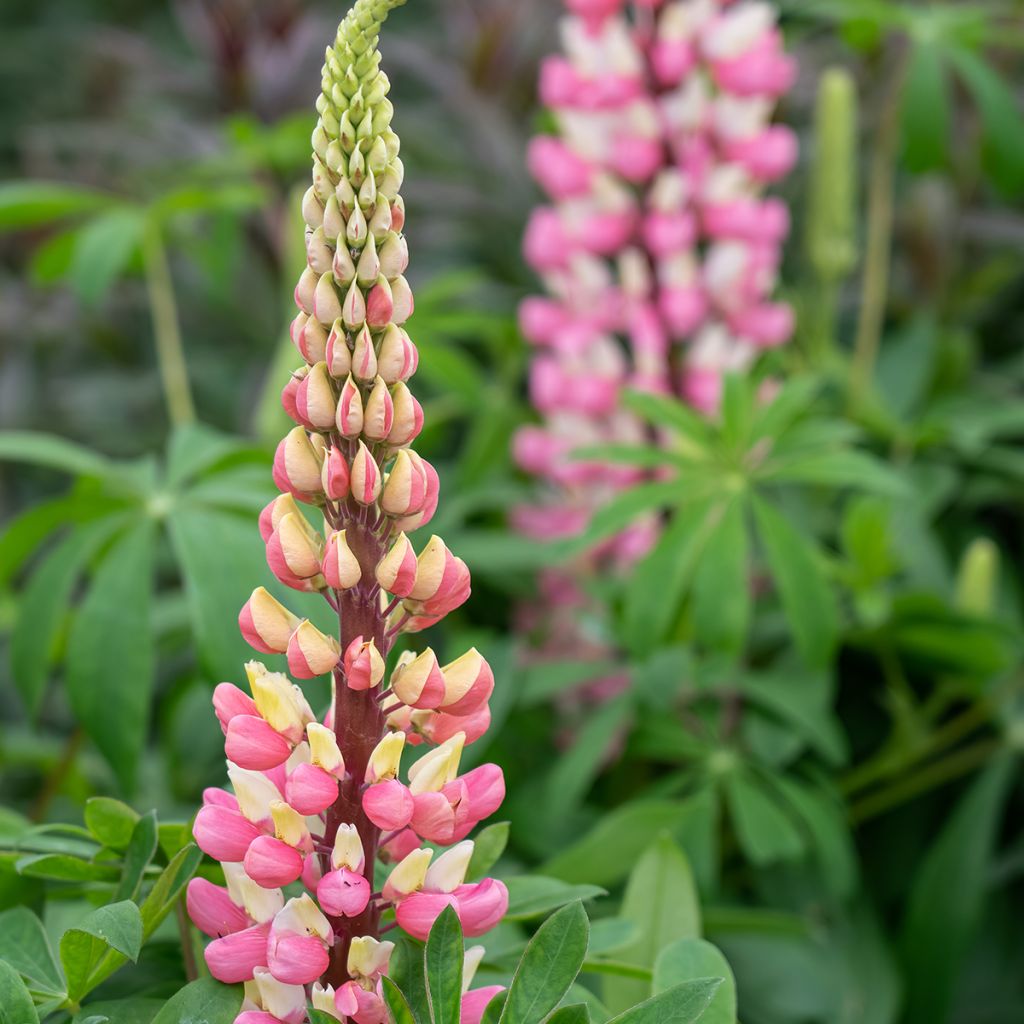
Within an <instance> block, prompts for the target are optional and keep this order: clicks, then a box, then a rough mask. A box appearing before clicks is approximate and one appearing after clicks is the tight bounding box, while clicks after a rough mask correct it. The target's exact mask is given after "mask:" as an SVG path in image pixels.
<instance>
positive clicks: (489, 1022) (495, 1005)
mask: <svg viewBox="0 0 1024 1024" xmlns="http://www.w3.org/2000/svg"><path fill="white" fill-rule="evenodd" d="M506 999H508V991H507V990H506V991H504V992H498V993H497V994H496V995H495V996H494V998H493V999H492V1000H491V1001H490V1002H489V1003H488V1004H487V1008H486V1009H485V1010H484V1014H483V1016H482V1017H481V1018H480V1024H498V1020H499V1018H500V1017H501V1011H502V1010H503V1009H504V1008H505V1000H506Z"/></svg>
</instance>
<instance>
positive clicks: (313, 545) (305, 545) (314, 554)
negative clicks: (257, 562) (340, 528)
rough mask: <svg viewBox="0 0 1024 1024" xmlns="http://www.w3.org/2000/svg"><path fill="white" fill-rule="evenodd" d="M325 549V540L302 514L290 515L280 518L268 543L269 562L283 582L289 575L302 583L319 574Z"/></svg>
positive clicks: (272, 569) (293, 513) (292, 513)
mask: <svg viewBox="0 0 1024 1024" xmlns="http://www.w3.org/2000/svg"><path fill="white" fill-rule="evenodd" d="M323 546H324V541H323V537H321V536H320V534H319V533H318V532H317V531H316V530H314V529H313V527H312V526H310V524H309V520H307V519H306V517H305V516H304V515H302V513H301V512H289V513H288V514H287V515H285V516H282V517H281V520H280V522H279V523H278V524H277V529H276V530H274V532H273V533H272V534H271V535H270V540H269V541H267V563H268V564H269V565H270V569H271V571H272V572H273V573H274V574H275V575H276V576H277V577H278V578H280V579H285V578H286V577H287V576H288V575H289V574H290V575H292V576H297V577H298V578H299V579H300V580H305V579H310V578H311V577H313V576H316V575H317V574H318V573H319V572H320V562H321V560H322V558H323Z"/></svg>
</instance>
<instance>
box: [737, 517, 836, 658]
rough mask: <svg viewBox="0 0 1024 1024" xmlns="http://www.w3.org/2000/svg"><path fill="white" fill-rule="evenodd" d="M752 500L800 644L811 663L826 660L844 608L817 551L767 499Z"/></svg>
mask: <svg viewBox="0 0 1024 1024" xmlns="http://www.w3.org/2000/svg"><path fill="white" fill-rule="evenodd" d="M753 505H754V520H755V522H756V523H757V532H758V537H759V538H760V540H761V544H762V546H763V548H764V552H765V555H766V557H767V559H768V566H769V568H770V569H771V573H772V578H773V579H774V580H775V584H776V586H777V587H778V588H779V596H780V597H781V599H782V606H783V608H784V609H785V611H786V619H787V621H788V623H789V627H790V629H791V630H792V631H793V636H794V639H795V640H796V643H797V647H798V648H799V649H800V653H801V654H802V655H803V657H804V660H805V661H806V662H807V663H808V665H810V666H812V667H818V666H821V665H824V664H826V663H827V662H828V660H829V658H830V657H831V656H832V652H833V650H834V649H835V644H836V635H837V633H838V630H839V610H838V608H837V606H836V598H835V594H834V592H833V590H832V588H831V587H830V586H829V584H828V582H827V580H826V579H825V575H824V572H823V571H822V567H821V562H820V559H819V558H818V555H817V552H816V551H815V549H814V547H813V546H812V545H811V543H810V542H809V541H808V540H807V538H806V537H804V536H803V535H802V534H801V533H800V532H799V531H797V530H796V529H795V528H794V527H793V526H791V525H790V524H789V523H788V522H786V520H785V519H784V518H783V517H782V515H781V514H780V513H779V512H778V511H777V510H776V509H775V508H773V507H772V506H771V505H769V504H768V502H766V501H763V500H762V499H760V498H755V499H754V502H753Z"/></svg>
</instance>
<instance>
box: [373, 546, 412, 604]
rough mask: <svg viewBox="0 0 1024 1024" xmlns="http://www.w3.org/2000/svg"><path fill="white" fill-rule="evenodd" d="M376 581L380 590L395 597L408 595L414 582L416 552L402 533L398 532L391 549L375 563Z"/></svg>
mask: <svg viewBox="0 0 1024 1024" xmlns="http://www.w3.org/2000/svg"><path fill="white" fill-rule="evenodd" d="M376 577H377V582H378V583H379V584H380V586H381V589H382V590H386V591H387V592H388V593H389V594H394V595H395V597H408V596H409V594H410V593H412V590H413V587H414V586H415V584H416V552H415V551H414V550H413V546H412V544H411V543H410V541H409V538H408V537H406V535H405V534H404V533H400V534H399V535H398V537H397V538H396V539H395V542H394V544H392V545H391V550H390V551H389V552H388V553H387V554H386V555H385V556H384V557H383V558H382V559H381V560H380V561H379V562H378V563H377V569H376Z"/></svg>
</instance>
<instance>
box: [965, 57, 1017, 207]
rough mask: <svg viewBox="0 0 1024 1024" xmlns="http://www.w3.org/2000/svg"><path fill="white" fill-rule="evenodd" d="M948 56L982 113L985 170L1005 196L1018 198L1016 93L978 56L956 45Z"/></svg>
mask: <svg viewBox="0 0 1024 1024" xmlns="http://www.w3.org/2000/svg"><path fill="white" fill-rule="evenodd" d="M949 55H950V59H951V60H952V62H953V64H954V65H955V67H956V69H957V71H958V72H959V74H960V77H961V78H963V80H964V84H965V85H966V86H967V89H968V90H969V91H970V93H971V96H972V98H973V99H974V102H975V103H976V104H977V107H978V110H979V112H980V113H981V120H982V124H983V125H984V128H985V138H984V146H983V150H982V155H983V158H984V162H985V169H986V170H987V172H988V174H989V175H990V177H991V178H992V180H993V182H995V184H996V186H997V188H998V189H999V190H1000V191H1001V192H1002V193H1003V194H1004V195H1007V196H1012V197H1016V196H1019V195H1020V194H1021V192H1022V191H1024V118H1022V117H1021V112H1020V107H1019V105H1018V103H1017V100H1016V97H1015V96H1014V93H1013V90H1012V89H1011V88H1009V86H1008V85H1007V83H1006V82H1004V81H1003V80H1002V78H1000V77H999V75H998V74H997V73H996V72H995V71H993V70H992V68H991V67H990V66H989V65H988V63H986V61H985V59H984V58H983V57H981V56H979V55H978V54H977V53H974V52H972V51H971V50H969V49H967V48H966V47H962V46H953V47H950V50H949Z"/></svg>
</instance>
